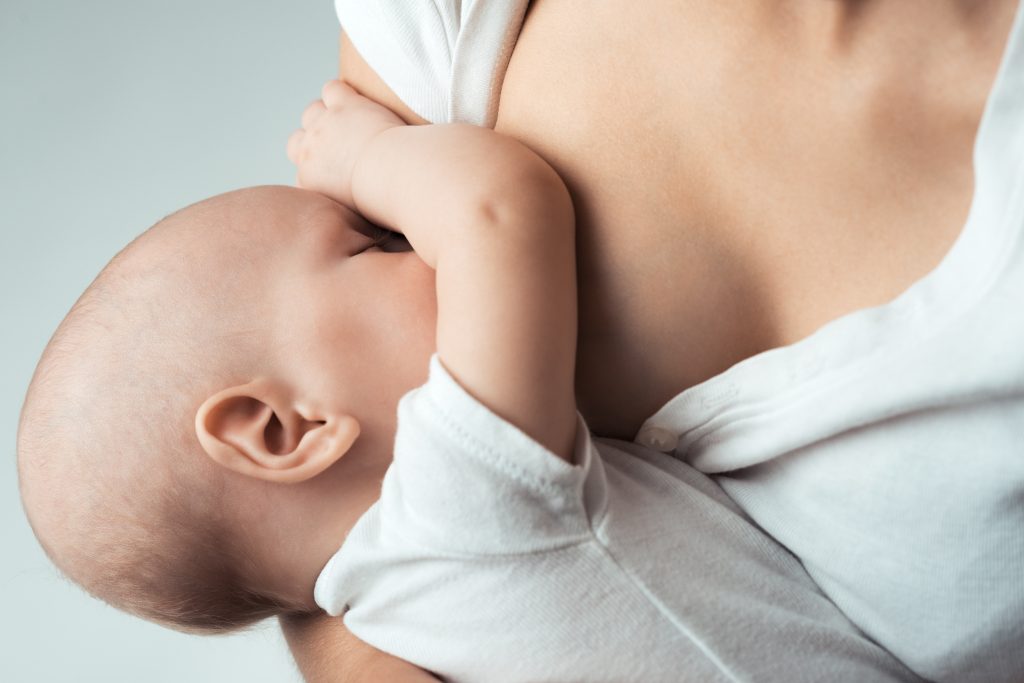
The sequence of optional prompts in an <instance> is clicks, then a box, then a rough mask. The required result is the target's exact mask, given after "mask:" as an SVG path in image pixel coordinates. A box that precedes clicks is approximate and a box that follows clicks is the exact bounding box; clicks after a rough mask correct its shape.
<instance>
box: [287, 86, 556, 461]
mask: <svg viewBox="0 0 1024 683" xmlns="http://www.w3.org/2000/svg"><path fill="white" fill-rule="evenodd" d="M323 96H324V99H323V104H322V105H319V106H318V104H317V103H315V104H314V105H311V107H310V109H308V110H307V113H306V115H305V116H304V118H303V126H304V129H305V130H304V131H300V132H299V133H297V134H296V136H295V137H293V139H292V141H291V142H290V145H289V147H290V154H291V156H292V158H293V160H295V161H296V163H297V164H298V166H299V182H300V184H301V185H303V186H306V187H310V188H311V189H316V190H318V191H321V192H323V193H325V194H327V195H329V196H331V197H334V198H335V199H337V200H338V201H340V202H342V203H344V204H346V205H348V206H349V207H350V208H353V209H355V210H357V211H358V212H360V213H362V214H363V215H364V216H365V217H366V218H368V219H369V220H371V221H373V222H375V223H377V224H379V225H381V226H384V227H387V228H390V229H392V230H396V231H399V232H402V233H404V234H405V235H406V237H407V238H408V239H409V242H410V243H411V244H412V246H413V248H414V249H415V250H416V252H417V253H418V254H419V255H420V256H421V258H423V260H424V261H425V262H426V263H427V264H428V265H430V266H432V267H434V268H435V269H436V271H437V299H438V330H437V345H438V346H437V348H438V355H439V357H440V359H441V361H442V362H443V363H444V365H445V367H446V368H447V369H448V371H449V372H450V373H451V374H452V376H453V377H454V378H455V379H457V380H458V381H459V383H460V384H462V386H463V387H464V388H465V389H466V390H467V391H468V392H469V393H471V394H473V395H474V396H475V397H476V398H477V399H478V400H480V401H481V402H482V403H483V404H485V405H486V406H488V407H489V408H490V409H491V410H493V411H494V412H495V413H497V414H498V415H500V416H501V417H503V418H505V419H506V420H508V421H509V422H511V423H512V424H514V425H516V426H517V427H519V428H520V429H522V430H523V431H524V432H526V433H527V434H529V435H530V436H531V437H533V438H534V439H536V440H537V441H538V442H540V443H541V444H543V445H544V446H546V447H547V448H548V449H549V450H551V451H552V452H554V453H556V454H557V455H559V456H561V457H563V458H566V459H569V458H570V457H571V454H572V448H573V443H574V440H575V433H576V408H575V399H574V397H573V373H574V367H575V349H576V272H575V243H574V218H573V211H572V204H571V201H570V199H569V194H568V191H567V190H566V188H565V185H564V184H563V183H562V181H561V179H560V178H559V177H558V175H557V174H556V173H555V172H554V171H553V170H552V169H551V167H550V166H548V165H547V164H546V163H545V162H544V161H543V160H542V159H540V157H538V156H537V155H536V154H534V153H533V152H531V151H530V150H529V149H527V148H526V147H524V146H523V145H521V144H520V143H518V142H516V141H515V140H512V139H511V138H508V137H505V136H502V135H499V134H498V133H495V132H494V131H491V130H487V129H483V128H477V127H473V126H465V125H457V124H454V125H432V126H405V125H404V124H403V122H402V121H401V120H400V119H398V118H397V117H396V116H395V115H394V114H392V113H391V112H390V111H389V110H387V109H385V108H384V107H381V106H380V105H378V104H376V103H374V102H371V101H370V100H367V99H366V98H363V97H361V96H360V95H358V94H357V93H356V92H355V91H354V90H352V89H351V88H349V87H348V86H346V85H344V84H342V83H341V82H338V81H333V82H331V83H329V84H328V85H327V86H325V88H324V93H323Z"/></svg>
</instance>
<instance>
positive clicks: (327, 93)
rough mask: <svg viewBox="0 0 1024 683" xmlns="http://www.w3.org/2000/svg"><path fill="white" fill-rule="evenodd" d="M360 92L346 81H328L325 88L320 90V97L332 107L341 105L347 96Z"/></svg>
mask: <svg viewBox="0 0 1024 683" xmlns="http://www.w3.org/2000/svg"><path fill="white" fill-rule="evenodd" d="M357 94H358V93H357V92H356V91H355V90H354V89H353V88H352V86H350V85H349V84H348V83H345V82H344V81H337V80H335V81H327V82H326V83H324V88H323V90H321V91H320V98H321V99H322V100H323V102H324V104H326V105H327V106H328V107H330V108H331V109H334V108H335V107H339V106H341V104H342V102H344V100H345V98H346V97H350V96H352V95H357Z"/></svg>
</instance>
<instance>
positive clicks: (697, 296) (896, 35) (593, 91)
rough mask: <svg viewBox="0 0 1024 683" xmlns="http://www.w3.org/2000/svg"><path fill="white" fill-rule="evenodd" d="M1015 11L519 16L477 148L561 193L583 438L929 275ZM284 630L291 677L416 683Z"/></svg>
mask: <svg viewBox="0 0 1024 683" xmlns="http://www.w3.org/2000/svg"><path fill="white" fill-rule="evenodd" d="M1016 5H1017V3H1016V2H1015V1H1014V0H995V1H993V2H987V3H978V2H972V1H970V0H900V1H898V2H897V1H896V0H867V1H857V0H842V1H840V2H830V3H821V2H809V1H807V0H791V1H790V0H755V1H753V2H751V1H750V0H743V1H742V2H719V3H688V2H680V1H679V0H650V1H649V2H646V3H644V4H643V11H638V10H637V6H636V5H635V4H629V3H614V2H602V3H594V2H591V1H589V0H538V1H535V2H533V3H532V6H531V8H530V11H529V13H528V15H527V19H526V22H525V24H524V27H523V31H522V33H521V35H520V38H519V41H518V43H517V45H516V48H515V52H514V53H513V56H512V60H511V62H510V64H509V68H508V72H507V74H506V77H505V81H504V85H503V88H502V95H501V106H500V108H499V115H498V122H497V126H496V128H497V129H498V130H499V131H501V132H504V133H506V134H511V135H513V136H515V137H517V138H519V139H521V140H523V141H524V142H526V143H527V144H528V145H530V146H531V147H532V148H534V149H535V150H536V151H538V152H539V153H540V154H541V155H542V156H543V157H544V158H545V159H547V160H548V161H549V162H550V163H551V164H552V165H553V166H554V167H555V169H556V170H558V171H559V173H560V174H561V175H562V177H563V178H564V179H565V180H566V182H567V184H568V185H569V188H570V190H571V191H572V193H573V199H574V201H575V204H576V208H577V217H578V221H579V229H578V242H577V243H578V248H579V273H580V281H581V287H580V291H581V300H580V337H579V351H578V354H579V360H578V367H577V388H578V390H579V391H578V394H579V397H580V398H579V405H580V410H581V412H582V413H583V414H584V416H585V417H586V418H587V421H588V423H589V424H590V426H591V428H592V429H593V430H594V431H595V432H596V433H598V434H601V435H603V436H617V437H624V438H631V437H632V436H633V434H634V433H635V431H636V429H637V428H638V427H639V425H640V424H641V422H642V421H643V420H644V419H645V418H646V417H648V416H649V415H650V414H651V413H653V412H654V411H656V410H657V409H658V408H660V407H661V404H662V403H663V402H664V401H667V400H668V399H670V398H672V397H673V396H675V395H676V394H678V393H679V392H680V391H682V390H684V389H686V388H688V387H690V386H693V385H695V384H697V383H699V382H701V381H703V380H705V379H708V378H709V377H712V376H714V375H716V374H718V373H720V372H722V371H723V370H725V369H727V368H728V367H729V366H731V365H733V364H735V363H736V362H739V361H741V360H743V359H745V358H748V357H750V356H752V355H754V354H757V353H759V352H762V351H765V350H767V349H770V348H773V347H776V346H779V345H782V344H788V343H792V342H794V341H797V340H799V339H801V338H802V337H805V336H807V335H808V334H810V333H811V332H813V331H814V330H815V329H817V328H818V327H820V326H821V325H822V324H824V323H826V322H828V321H830V320H832V319H834V318H836V317H839V316H841V315H843V314H845V313H848V312H850V311H853V310H856V309H859V308H863V307H866V306H871V305H876V304H881V303H884V302H886V301H888V300H890V299H892V298H893V297H894V296H896V295H897V294H899V293H900V292H901V291H903V290H904V289H905V288H906V287H907V286H909V285H910V284H911V283H913V282H914V281H916V280H917V279H919V278H920V277H922V276H923V275H925V274H926V273H927V272H928V271H930V270H931V269H932V268H934V267H935V265H937V264H938V262H939V261H940V260H941V258H942V257H943V255H945V253H946V252H947V251H948V250H949V248H950V247H951V245H952V243H953V241H954V240H955V239H956V237H957V235H958V234H959V232H960V229H961V227H962V226H963V223H964V220H965V219H966V216H967V211H968V208H969V205H970V200H971V196H972V192H973V180H972V166H971V154H972V148H973V141H974V136H975V133H976V131H977V127H978V124H979V121H980V118H981V114H982V111H983V108H984V103H985V100H986V97H987V95H988V92H989V90H990V89H991V86H992V82H993V80H994V77H995V74H996V70H997V67H998V64H999V60H1000V57H1001V55H1002V53H1003V49H1004V46H1005V43H1006V38H1007V35H1008V32H1009V28H1010V25H1011V22H1012V17H1013V12H1014V10H1015V8H1016ZM951 55H955V58H951ZM341 60H342V71H341V73H342V78H343V79H345V80H347V81H349V82H350V83H352V84H353V85H354V86H355V87H356V88H357V89H359V90H361V91H362V92H363V93H364V94H366V95H368V96H370V97H371V98H373V99H377V100H378V101H380V102H382V103H384V104H386V105H388V106H390V107H391V108H392V109H394V110H395V111H397V112H398V113H399V114H401V115H402V116H403V117H404V118H406V119H407V120H408V121H410V122H415V121H419V119H418V117H416V116H415V115H414V114H413V113H412V112H411V111H409V109H408V108H407V107H406V106H405V105H404V104H403V103H402V102H401V101H400V100H398V98H397V97H396V96H395V95H394V93H392V92H391V91H390V90H389V89H388V88H387V86H386V85H384V84H383V83H382V82H381V81H380V79H379V77H378V76H377V75H376V74H375V73H374V72H373V71H372V70H371V69H370V68H369V67H368V66H367V65H366V64H365V63H364V62H363V61H362V59H361V58H360V57H359V55H358V54H357V53H356V52H355V51H354V50H353V49H352V48H351V46H349V45H346V44H345V43H344V41H343V45H342V56H341ZM624 130H625V131H634V133H633V134H632V135H630V136H628V137H626V136H623V135H622V134H621V132H620V131H624ZM684 293H685V294H684ZM645 302H657V305H656V306H645V305H644V304H645ZM610 311H616V315H617V316H619V317H618V318H617V319H616V320H615V321H614V324H611V322H610V321H609V319H608V316H609V315H610V313H609V312H610ZM623 315H625V316H628V320H627V319H623V318H622V316H623ZM611 329H615V330H617V331H618V333H617V334H615V335H612V334H610V333H609V330H611ZM651 340H660V343H654V344H651V343H650V341H651ZM668 340H671V343H667V342H668ZM658 347H661V348H667V349H674V350H675V351H674V352H673V353H672V354H671V355H664V356H653V357H652V356H651V353H650V350H651V349H652V348H658ZM612 361H614V362H612ZM652 388H653V389H652ZM641 389H642V391H641ZM652 395H653V396H655V397H657V398H656V400H652V399H651V398H649V397H650V396H652ZM641 396H643V397H645V398H644V399H641V398H640V397H641ZM284 627H285V631H286V633H288V634H289V642H290V644H291V646H292V650H293V652H294V653H295V655H296V659H297V660H298V661H299V663H300V667H301V668H302V670H303V672H304V674H305V675H306V676H307V678H308V680H310V681H314V682H319V681H362V680H366V681H370V680H395V681H398V680H410V681H415V680H419V678H417V677H420V678H421V677H423V676H424V674H423V672H421V671H419V670H418V669H415V668H414V667H411V666H410V665H407V664H405V663H403V662H400V661H399V660H394V659H393V658H391V657H388V656H387V655H384V654H383V653H380V652H378V651H376V650H373V649H372V648H369V646H366V645H363V644H362V643H360V642H359V641H358V640H356V639H355V638H354V637H352V636H351V635H349V634H348V633H347V632H346V631H345V630H344V626H343V625H342V623H341V620H339V619H330V618H327V617H322V618H316V619H313V620H307V621H305V622H302V623H301V624H299V623H291V624H289V623H285V624H284ZM378 666H387V667H395V668H394V669H388V675H387V676H386V677H385V678H381V676H380V674H379V672H380V671H381V669H376V668H374V667H378ZM403 676H408V679H406V678H403Z"/></svg>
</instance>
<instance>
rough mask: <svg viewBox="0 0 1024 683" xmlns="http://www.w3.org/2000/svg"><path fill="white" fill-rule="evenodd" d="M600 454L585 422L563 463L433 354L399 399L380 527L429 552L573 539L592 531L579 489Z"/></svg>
mask: <svg viewBox="0 0 1024 683" xmlns="http://www.w3.org/2000/svg"><path fill="white" fill-rule="evenodd" d="M596 460H597V457H596V455H595V453H594V447H593V444H592V442H591V439H590V435H589V433H588V431H587V429H586V425H585V424H584V423H583V421H582V419H579V418H578V425H577V437H576V448H575V452H574V455H573V463H574V464H572V463H568V462H566V461H565V460H563V459H561V458H559V457H558V456H556V455H555V454H554V453H552V452H551V451H549V450H548V449H546V448H545V447H544V446H541V445H540V444H539V443H537V442H536V441H535V440H533V439H532V438H530V437H529V436H527V435H526V434H524V433H523V432H522V431H520V430H519V429H518V428H516V427H515V426H513V425H512V424H510V423H509V422H507V421H505V420H503V419H502V418H500V417H499V416H497V415H496V414H494V413H493V412H491V411H490V410H489V409H488V408H487V407H486V406H484V405H483V404H482V403H480V402H479V401H477V400H476V399H475V398H473V397H472V396H471V395H470V394H469V393H467V392H466V391H465V389H463V388H462V387H461V386H460V385H459V384H458V382H456V381H455V380H454V379H453V378H452V377H451V375H450V374H449V373H448V372H447V370H445V368H444V366H443V365H442V364H441V362H440V361H439V360H438V358H437V356H434V357H433V358H432V359H431V363H430V377H429V380H428V381H427V383H426V384H425V385H424V386H422V387H420V388H419V389H417V390H415V391H412V392H410V393H409V394H407V395H406V396H405V397H404V398H403V399H402V401H401V403H400V404H399V408H398V432H397V435H396V439H395V459H394V462H393V463H392V466H391V468H390V469H389V471H388V473H387V475H386V477H385V479H384V484H383V487H382V490H381V499H380V503H379V507H380V516H381V523H382V524H384V525H386V526H387V527H389V528H391V529H394V530H396V532H397V533H400V534H401V535H402V536H403V537H404V540H405V541H406V542H409V543H413V544H415V545H417V546H419V547H421V548H424V549H429V550H431V551H434V552H444V553H458V554H473V555H493V554H508V553H524V552H540V551H543V550H550V549H554V548H558V547H561V546H565V545H568V544H572V543H576V542H579V541H580V540H582V539H584V538H587V537H588V536H589V533H590V532H589V529H590V526H589V521H588V514H587V510H586V505H585V495H584V488H585V484H586V480H587V477H588V474H589V473H590V472H591V470H592V468H593V467H594V466H595V461H596ZM596 474H598V475H599V474H600V473H596ZM590 488H591V489H592V488H593V486H591V487H590Z"/></svg>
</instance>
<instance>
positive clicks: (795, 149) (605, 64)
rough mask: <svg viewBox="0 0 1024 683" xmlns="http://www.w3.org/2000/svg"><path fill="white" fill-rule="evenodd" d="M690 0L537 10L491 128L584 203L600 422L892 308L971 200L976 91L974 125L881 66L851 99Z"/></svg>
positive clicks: (617, 426) (583, 260)
mask: <svg viewBox="0 0 1024 683" xmlns="http://www.w3.org/2000/svg"><path fill="white" fill-rule="evenodd" d="M693 4H694V3H687V4H686V5H687V7H680V6H679V5H678V3H669V2H653V3H652V5H651V7H649V8H646V9H645V11H644V12H638V11H637V10H636V9H635V6H633V7H634V9H632V10H631V11H627V10H626V9H625V4H624V3H583V2H578V1H577V0H543V1H542V2H539V3H535V4H534V7H533V9H532V10H531V12H530V14H529V15H528V17H527V21H526V23H525V25H524V28H523V32H522V34H521V35H520V38H519V42H518V44H517V46H516V49H515V52H514V54H513V57H512V60H511V62H510V64H509V68H508V72H507V75H506V78H505V81H504V85H503V89H502V99H501V107H500V110H499V117H498V124H497V128H498V130H500V131H502V132H506V133H511V134H513V135H515V136H517V137H519V138H520V139H522V140H524V141H525V142H527V144H530V145H531V146H532V147H533V148H534V149H536V150H537V151H538V152H539V153H541V154H542V155H543V156H544V157H545V158H546V159H548V161H550V162H551V163H552V164H553V165H554V166H555V168H556V169H557V170H558V171H559V172H560V173H561V174H562V175H563V177H564V178H565V179H566V181H567V183H568V184H569V186H570V189H571V190H572V192H573V194H574V199H575V202H576V207H577V212H578V218H579V228H580V233H579V246H580V249H579V258H580V276H581V279H580V282H581V342H580V368H579V370H580V383H581V390H582V391H581V406H583V407H584V413H585V415H586V414H587V411H586V408H587V406H588V403H589V404H590V407H591V411H590V412H591V414H590V415H587V417H588V419H590V420H591V423H592V425H594V422H595V421H597V422H599V423H602V424H606V425H607V426H608V427H609V429H608V430H604V431H602V430H601V429H600V428H599V427H600V424H598V425H596V426H595V429H596V431H598V432H599V433H605V434H616V435H628V434H629V432H630V430H631V429H632V428H635V426H636V425H637V424H638V422H639V421H640V420H642V419H643V418H645V417H646V416H647V415H648V414H650V413H651V412H653V411H654V410H656V409H657V408H658V407H660V405H661V403H663V402H664V401H665V400H667V399H668V398H671V397H672V396H673V395H675V394H676V393H678V392H679V391H681V390H683V389H685V388H687V387H689V386H692V385H694V384H697V383H699V382H701V381H703V380H704V379H707V378H709V377H711V376H713V375H715V374H717V373H719V372H721V371H723V370H725V369H726V368H728V367H729V366H731V365H733V364H734V363H736V362H738V361H740V360H743V359H744V358H747V357H749V356H751V355H754V354H756V353H758V352H760V351H764V350H766V349H769V348H772V347H775V346H779V345H782V344H787V343H791V342H793V341H796V340H798V339H800V338H802V337H804V336H806V335H807V334H809V333H811V332H812V331H814V330H815V329H817V328H818V327H820V326H821V325H822V324H824V323H826V322H828V321H830V320H832V319H834V318H836V317H838V316H840V315H842V314H844V313H847V312H849V311H852V310H856V309H859V308H864V307H866V306H871V305H876V304H880V303H884V302H886V301H888V300H890V299H892V298H893V297H894V296H896V295H897V294H899V293H900V292H901V291H903V290H904V289H905V288H906V287H907V286H909V285H910V284H911V283H913V282H914V281H916V280H917V279H919V278H920V277H922V276H923V275H925V274H926V273H927V272H928V271H929V270H931V269H932V268H933V267H934V266H935V265H936V264H937V263H938V262H939V261H940V260H941V258H942V256H943V255H944V254H945V253H946V252H947V251H948V249H949V247H950V246H951V244H952V243H953V241H954V240H955V238H956V236H957V235H958V234H959V232H960V228H961V226H962V224H963V221H964V219H965V218H966V215H967V209H968V206H969V203H970V198H971V191H972V187H971V166H970V158H971V146H972V142H973V139H974V132H975V128H976V126H977V120H976V119H977V118H980V114H981V105H982V104H983V103H977V107H976V108H977V112H976V115H977V116H976V117H975V118H974V119H972V118H971V117H970V116H968V117H966V118H965V117H962V116H961V117H948V116H943V115H942V112H941V111H934V110H929V109H928V107H929V104H928V103H927V102H924V101H921V100H919V99H916V95H914V94H913V93H912V92H907V93H904V94H898V95H894V93H898V92H899V91H898V88H896V87H895V86H896V85H897V84H896V83H894V82H889V81H885V80H884V79H879V81H878V84H877V85H876V86H875V87H873V88H866V89H865V88H862V89H861V90H860V91H857V92H850V88H849V85H850V84H849V82H848V81H847V80H844V79H843V78H842V77H841V74H839V73H838V72H837V74H835V77H834V78H833V77H831V76H830V75H829V74H828V73H823V72H822V70H823V69H826V70H827V69H828V68H829V67H828V65H821V64H819V65H814V64H804V63H801V62H800V61H798V60H794V58H793V56H792V55H791V54H789V53H786V52H785V51H780V50H779V49H778V46H777V45H776V44H774V43H772V42H771V41H769V40H763V41H762V40H759V39H757V38H756V36H755V34H753V33H744V31H743V30H742V29H738V28H736V27H731V28H730V26H728V25H726V24H723V23H722V22H723V17H722V16H721V15H712V14H706V15H696V14H693V15H686V14H685V12H696V11H703V10H700V9H699V8H697V9H694V8H692V7H688V5H693ZM662 5H664V7H662ZM645 7H646V6H645ZM893 78H896V77H895V76H893ZM901 98H902V99H901ZM922 112H924V113H927V114H929V115H928V116H922ZM645 411H646V412H645ZM622 416H624V417H622Z"/></svg>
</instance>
